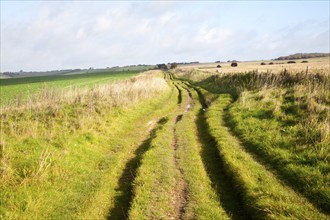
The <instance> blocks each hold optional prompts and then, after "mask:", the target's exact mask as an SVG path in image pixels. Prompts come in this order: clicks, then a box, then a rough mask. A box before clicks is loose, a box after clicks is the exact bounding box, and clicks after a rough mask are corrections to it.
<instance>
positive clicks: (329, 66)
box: [179, 57, 330, 74]
mask: <svg viewBox="0 0 330 220" xmlns="http://www.w3.org/2000/svg"><path fill="white" fill-rule="evenodd" d="M303 60H307V61H308V63H301V62H302V61H303ZM295 61H296V63H295V64H288V63H287V62H288V61H287V60H260V61H248V62H239V63H238V66H237V67H231V66H230V64H231V63H230V62H224V63H220V65H221V68H217V67H216V66H217V65H218V64H219V63H205V64H198V65H189V66H179V68H180V69H182V70H189V71H191V70H196V69H199V70H201V71H206V72H210V73H213V74H214V73H220V74H221V73H240V72H249V71H255V70H257V71H258V72H272V73H278V72H280V71H283V70H284V69H286V70H287V71H290V72H291V71H306V70H307V67H308V71H314V70H318V71H320V70H321V69H322V70H323V71H324V72H328V73H329V71H330V57H322V58H311V59H301V60H295ZM261 62H264V63H266V64H267V65H260V63H261ZM270 62H273V63H274V64H273V65H268V64H269V63H270Z"/></svg>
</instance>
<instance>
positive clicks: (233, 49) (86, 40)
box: [1, 2, 329, 71]
mask: <svg viewBox="0 0 330 220" xmlns="http://www.w3.org/2000/svg"><path fill="white" fill-rule="evenodd" d="M194 4H196V5H194ZM194 4H191V5H188V4H185V3H176V2H147V3H146V2H144V3H137V2H124V3H121V2H43V3H42V4H40V5H39V6H38V7H37V8H35V9H34V12H33V13H32V12H31V13H29V16H30V17H29V19H26V18H25V17H22V18H21V19H19V17H16V19H13V20H10V19H8V18H7V19H2V20H1V71H17V70H20V69H24V70H49V69H64V68H88V67H90V66H93V67H106V66H113V65H126V64H139V63H151V64H155V63H159V62H172V61H178V62H180V61H195V60H199V61H213V60H215V59H216V60H218V59H221V60H224V59H226V60H227V59H237V60H241V59H257V58H258V59H262V58H274V57H276V56H277V55H283V54H285V53H287V52H290V51H292V52H296V51H297V52H299V51H301V50H304V51H305V52H309V51H321V52H322V51H323V52H326V51H325V50H327V48H329V42H328V39H329V27H328V26H327V25H328V24H329V21H328V20H311V19H308V20H306V21H307V22H306V21H304V20H303V21H299V22H292V23H291V24H282V26H278V27H279V28H276V27H275V26H274V27H269V28H265V26H261V27H258V23H253V24H249V23H244V21H242V22H243V23H242V24H241V25H238V24H239V22H238V21H236V22H230V21H229V22H228V19H229V20H230V18H227V16H229V15H230V13H228V12H227V13H226V16H224V15H222V14H221V10H219V8H216V7H213V8H211V7H206V6H205V7H204V8H200V7H199V5H198V4H201V3H200V2H199V3H194ZM209 4H211V3H209ZM212 4H213V5H215V4H216V3H212ZM197 6H198V7H197ZM228 10H229V9H228ZM250 14H253V13H250ZM259 17H260V16H259ZM226 19H227V20H226ZM251 20H254V21H258V17H256V18H255V19H251ZM259 20H260V19H259ZM240 21H241V20H240ZM260 22H261V21H260ZM304 22H305V23H304ZM263 23H265V22H263ZM260 24H262V23H260ZM262 25H268V24H262ZM268 26H269V25H268ZM268 26H267V27H268ZM304 51H303V52H304Z"/></svg>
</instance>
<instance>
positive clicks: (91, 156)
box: [0, 78, 172, 219]
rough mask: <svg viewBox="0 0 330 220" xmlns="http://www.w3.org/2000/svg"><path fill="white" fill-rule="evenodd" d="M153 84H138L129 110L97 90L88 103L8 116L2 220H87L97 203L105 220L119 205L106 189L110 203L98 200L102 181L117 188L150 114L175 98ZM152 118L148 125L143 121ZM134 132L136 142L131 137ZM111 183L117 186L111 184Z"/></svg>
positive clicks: (47, 106) (144, 133)
mask: <svg viewBox="0 0 330 220" xmlns="http://www.w3.org/2000/svg"><path fill="white" fill-rule="evenodd" d="M142 81H144V82H146V83H147V84H148V86H149V87H148V88H146V86H145V85H144V84H143V83H142ZM156 81H158V80H156ZM150 82H151V81H149V80H147V79H143V78H139V79H135V80H134V81H132V82H131V83H132V84H131V86H129V87H128V88H127V89H129V90H130V92H132V93H136V94H138V95H136V96H132V97H130V98H132V99H131V100H128V99H127V97H126V98H125V99H126V101H124V102H122V101H123V100H124V97H123V96H121V95H120V94H117V99H120V100H118V101H116V100H117V99H116V98H115V96H110V97H111V98H109V99H107V98H108V97H109V96H106V98H103V99H102V97H103V96H102V94H103V95H104V94H106V93H102V91H103V92H104V90H103V89H101V90H100V91H96V90H95V89H94V90H93V91H94V92H91V93H84V96H83V97H84V98H83V99H77V98H73V101H72V100H71V101H70V100H69V101H65V102H62V101H60V102H56V103H53V105H51V104H47V102H46V103H42V105H38V103H36V105H37V106H38V107H34V106H32V107H33V108H29V107H28V108H26V106H22V108H16V109H15V108H13V109H10V111H6V110H3V111H2V112H1V185H0V188H1V209H0V216H1V217H2V218H8V219H13V218H14V219H15V218H23V219H24V218H25V219H33V218H56V219H63V218H87V217H88V216H87V215H85V214H84V213H86V212H85V210H86V209H87V208H88V207H89V206H90V204H94V203H97V204H98V205H97V207H100V208H99V209H98V210H95V213H97V214H95V213H94V212H93V214H94V216H98V217H100V216H99V215H98V214H99V213H101V214H102V215H103V214H104V212H103V211H104V210H106V211H105V213H106V214H107V212H108V211H109V210H108V209H109V207H111V204H112V202H113V200H112V199H111V195H113V194H111V192H112V191H111V190H112V188H111V187H110V188H103V189H107V190H108V191H106V190H105V191H103V194H104V195H106V196H109V197H107V199H109V200H110V202H108V201H106V202H105V203H102V202H104V201H105V200H106V199H104V198H103V200H100V201H98V200H94V199H93V198H99V197H97V195H99V194H100V192H99V189H100V188H102V187H104V180H107V179H108V180H109V179H110V180H112V181H113V182H112V183H113V185H114V186H116V182H117V181H118V179H116V178H117V177H118V176H120V173H121V171H122V170H121V168H122V167H124V165H125V161H126V160H128V159H129V156H126V155H130V154H129V152H131V151H133V149H134V147H132V146H136V143H139V142H140V141H142V140H143V139H144V138H146V137H147V135H148V129H149V128H148V126H147V125H146V122H145V121H144V119H151V118H152V116H153V115H152V114H150V113H153V112H155V110H157V109H158V107H159V106H160V105H161V104H162V103H165V102H166V100H168V99H169V97H170V96H171V94H172V92H171V91H172V90H169V89H168V88H167V89H166V86H165V87H163V86H164V85H166V83H165V82H164V84H162V83H161V84H157V83H156V84H154V86H153V84H152V83H151V84H150ZM138 85H139V86H138ZM162 85H163V86H162ZM153 88H154V90H153ZM156 88H157V89H156ZM112 91H114V90H112ZM121 91H122V90H121ZM162 92H165V93H163V95H161V93H162ZM121 94H122V95H125V94H127V93H125V91H122V93H121ZM98 95H99V96H98ZM100 96H101V97H100ZM76 97H82V96H81V94H80V95H79V94H78V95H77V96H76ZM110 100H112V101H110ZM142 100H144V101H142ZM119 101H120V102H119ZM41 102H43V101H42V100H41ZM129 102H131V103H129ZM123 105H127V106H130V107H124V106H123ZM146 114H147V115H149V117H146V118H145V115H146ZM156 116H157V114H156ZM141 121H142V122H141ZM137 122H140V123H137ZM136 125H137V126H138V125H141V127H136ZM142 125H143V126H142ZM128 130H129V131H132V135H130V136H127V131H128ZM133 131H138V132H136V133H135V132H133ZM112 175H113V176H114V178H113V179H111V178H109V176H112ZM108 186H109V185H108ZM100 209H101V210H102V211H100V212H98V211H99V210H100ZM87 213H88V214H90V213H89V212H87ZM106 214H105V215H106Z"/></svg>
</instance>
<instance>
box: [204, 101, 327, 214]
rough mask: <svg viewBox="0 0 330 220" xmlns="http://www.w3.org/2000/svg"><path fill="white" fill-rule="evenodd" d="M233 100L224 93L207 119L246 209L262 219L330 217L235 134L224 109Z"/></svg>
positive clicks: (214, 104)
mask: <svg viewBox="0 0 330 220" xmlns="http://www.w3.org/2000/svg"><path fill="white" fill-rule="evenodd" d="M231 101H232V100H231V98H230V96H229V95H220V97H219V98H218V99H217V100H216V101H215V102H214V103H213V105H212V106H211V107H210V108H209V111H208V112H207V122H208V124H209V131H210V133H211V134H212V136H213V137H214V138H215V140H216V142H217V146H218V149H219V154H220V156H221V158H222V159H223V161H224V165H225V167H226V171H227V173H228V175H230V176H231V177H232V178H233V182H235V185H236V187H237V189H238V190H239V191H240V192H241V195H242V199H243V201H244V203H245V206H246V210H247V211H249V212H250V213H251V215H252V216H254V217H255V218H258V219H292V218H294V219H327V216H325V215H323V214H322V213H320V212H319V211H318V210H317V209H316V208H314V207H313V206H312V205H311V204H310V203H309V202H308V201H307V200H306V199H304V198H303V197H301V196H300V195H298V194H296V193H295V192H294V191H293V190H292V189H290V188H288V187H287V186H285V185H284V184H283V183H281V182H280V181H279V180H278V179H277V178H276V177H275V176H274V175H273V174H272V173H270V172H269V171H268V170H267V169H266V168H265V167H264V166H262V165H261V164H259V163H258V162H257V161H256V160H255V159H254V158H253V157H252V156H251V155H250V154H248V153H247V152H246V151H245V149H244V148H243V147H242V146H241V144H240V142H239V141H238V140H237V139H236V138H235V137H234V136H232V135H231V133H230V132H229V131H228V128H227V127H225V125H224V122H223V117H224V111H225V109H226V108H228V105H229V104H230V103H231Z"/></svg>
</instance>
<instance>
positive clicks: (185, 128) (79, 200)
mask: <svg viewBox="0 0 330 220" xmlns="http://www.w3.org/2000/svg"><path fill="white" fill-rule="evenodd" d="M127 78H129V79H127ZM47 79H48V80H47V88H45V89H46V90H47V89H48V90H49V88H52V87H55V88H59V89H63V88H69V87H72V86H73V87H77V89H76V90H74V92H72V91H71V90H69V89H68V90H62V91H64V92H63V93H61V95H60V96H58V97H57V96H56V95H50V96H41V97H47V98H45V99H40V100H38V99H36V100H37V101H36V103H30V104H29V105H24V104H22V105H12V106H10V107H8V108H4V109H3V110H2V111H1V114H0V117H1V139H0V147H1V155H0V156H1V170H0V172H1V183H0V191H1V194H0V200H1V206H0V218H3V219H139V220H140V219H206V220H208V219H235V220H236V219H329V218H330V215H329V213H330V210H329V207H330V184H329V183H330V176H329V171H330V164H329V162H330V161H329V158H330V157H329V156H330V147H329V146H330V135H329V133H330V132H329V131H330V130H329V129H330V128H329V122H330V89H329V88H330V76H329V74H327V73H324V71H323V72H320V73H319V72H317V71H316V72H311V73H309V74H308V75H307V74H306V73H305V72H288V71H284V72H278V73H259V72H257V71H250V72H243V73H228V74H215V73H212V72H205V71H203V72H202V71H200V70H198V69H194V70H193V71H191V70H185V69H175V70H171V71H160V70H159V71H151V72H148V73H142V74H137V73H135V72H134V73H132V72H127V73H120V74H119V75H116V74H115V73H99V74H97V75H95V74H93V75H92V74H90V75H89V74H86V75H71V76H61V77H60V76H53V77H50V78H47ZM119 79H120V80H119ZM124 79H125V80H124ZM15 80H16V81H15ZM22 80H23V79H10V80H2V81H1V82H5V83H4V84H2V85H1V87H2V88H8V89H7V90H4V91H6V93H4V94H6V96H3V97H7V98H6V99H7V100H14V99H15V96H17V94H18V93H16V92H15V90H9V88H23V86H25V87H24V88H29V87H28V85H30V86H31V85H33V86H31V88H32V89H31V90H29V89H27V90H28V91H29V93H30V94H34V95H35V96H36V97H39V96H38V91H40V89H42V87H43V83H44V81H45V78H44V77H41V78H39V79H38V78H29V79H26V81H25V82H24V83H23V82H22ZM33 80H34V81H33ZM114 80H118V81H116V82H113V81H114ZM108 82H110V83H108ZM91 85H92V86H91ZM20 86H22V87H20ZM34 86H35V87H34ZM38 86H39V87H38ZM33 88H35V89H33ZM13 91H14V92H13ZM13 94H14V95H13ZM51 94H52V93H51ZM55 94H56V93H55ZM2 95H3V94H2Z"/></svg>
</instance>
